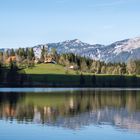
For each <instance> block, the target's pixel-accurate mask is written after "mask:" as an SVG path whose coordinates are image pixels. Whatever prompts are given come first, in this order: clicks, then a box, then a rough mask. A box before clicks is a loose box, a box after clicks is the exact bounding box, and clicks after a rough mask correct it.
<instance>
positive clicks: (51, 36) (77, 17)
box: [0, 0, 140, 48]
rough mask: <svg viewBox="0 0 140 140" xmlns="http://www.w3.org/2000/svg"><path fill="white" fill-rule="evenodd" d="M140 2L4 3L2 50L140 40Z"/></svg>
mask: <svg viewBox="0 0 140 140" xmlns="http://www.w3.org/2000/svg"><path fill="white" fill-rule="evenodd" d="M139 17H140V0H0V48H5V47H8V48H11V47H28V46H33V45H37V44H42V43H48V42H59V41H64V40H71V39H75V38H78V39H80V40H82V41H83V42H87V43H91V44H94V43H101V44H109V43H112V42H113V41H116V40H121V39H126V38H133V37H137V36H140V18H139Z"/></svg>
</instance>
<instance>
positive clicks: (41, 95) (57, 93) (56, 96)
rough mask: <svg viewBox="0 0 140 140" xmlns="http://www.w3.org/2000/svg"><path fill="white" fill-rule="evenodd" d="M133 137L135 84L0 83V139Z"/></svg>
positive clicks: (138, 131) (137, 109) (136, 132)
mask: <svg viewBox="0 0 140 140" xmlns="http://www.w3.org/2000/svg"><path fill="white" fill-rule="evenodd" d="M43 139H48V140H65V139H67V140H86V139H88V140H93V139H95V140H112V139H113V140H139V139H140V90H139V89H88V88H87V89H79V88H75V89H73V88H70V89H69V88H67V89H65V88H1V89H0V140H43Z"/></svg>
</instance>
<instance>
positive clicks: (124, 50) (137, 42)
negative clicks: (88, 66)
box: [1, 37, 140, 62]
mask: <svg viewBox="0 0 140 140" xmlns="http://www.w3.org/2000/svg"><path fill="white" fill-rule="evenodd" d="M43 46H44V47H45V48H46V49H49V50H51V48H56V50H57V52H58V53H70V52H72V53H74V54H77V55H81V56H85V57H89V58H91V59H94V60H101V61H105V62H127V61H128V60H130V59H133V60H134V59H140V37H137V38H133V39H125V40H121V41H117V42H115V43H112V44H110V45H101V44H94V45H91V44H88V43H84V42H82V41H80V40H78V39H74V40H67V41H64V42H58V43H48V44H44V45H37V46H34V47H33V49H34V52H35V56H36V58H40V56H41V49H42V48H43ZM1 50H2V49H1Z"/></svg>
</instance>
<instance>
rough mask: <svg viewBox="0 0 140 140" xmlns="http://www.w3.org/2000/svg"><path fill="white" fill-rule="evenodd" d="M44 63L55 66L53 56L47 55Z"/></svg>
mask: <svg viewBox="0 0 140 140" xmlns="http://www.w3.org/2000/svg"><path fill="white" fill-rule="evenodd" d="M44 63H53V64H56V59H55V57H54V56H53V55H51V54H49V55H47V56H46V58H45V60H44Z"/></svg>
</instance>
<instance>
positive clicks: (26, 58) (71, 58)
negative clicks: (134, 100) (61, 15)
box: [0, 47, 140, 75]
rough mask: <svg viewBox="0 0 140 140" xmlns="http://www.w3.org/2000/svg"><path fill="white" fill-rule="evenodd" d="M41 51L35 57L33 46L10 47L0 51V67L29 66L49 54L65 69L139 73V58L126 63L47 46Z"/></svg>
mask: <svg viewBox="0 0 140 140" xmlns="http://www.w3.org/2000/svg"><path fill="white" fill-rule="evenodd" d="M41 51H42V52H41V56H40V58H36V57H35V54H34V50H33V48H19V49H15V50H14V49H10V50H7V51H5V52H0V67H3V66H8V67H9V66H10V68H13V67H14V66H15V65H16V67H18V68H22V69H24V68H27V67H28V68H30V67H33V66H34V65H35V63H44V61H45V58H46V57H47V56H48V55H51V57H53V58H54V59H55V61H56V63H58V64H60V65H63V66H65V67H66V68H67V70H69V69H70V68H72V69H74V70H75V71H77V72H79V71H80V72H86V73H93V74H108V75H110V74H111V75H125V74H127V75H128V74H129V75H139V74H140V60H130V61H128V62H127V63H105V62H102V61H99V60H92V59H90V58H86V57H82V56H79V55H76V54H73V53H65V54H58V53H57V51H56V50H55V49H54V48H52V49H51V51H49V50H48V49H47V48H45V47H42V48H41ZM36 60H37V61H36Z"/></svg>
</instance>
